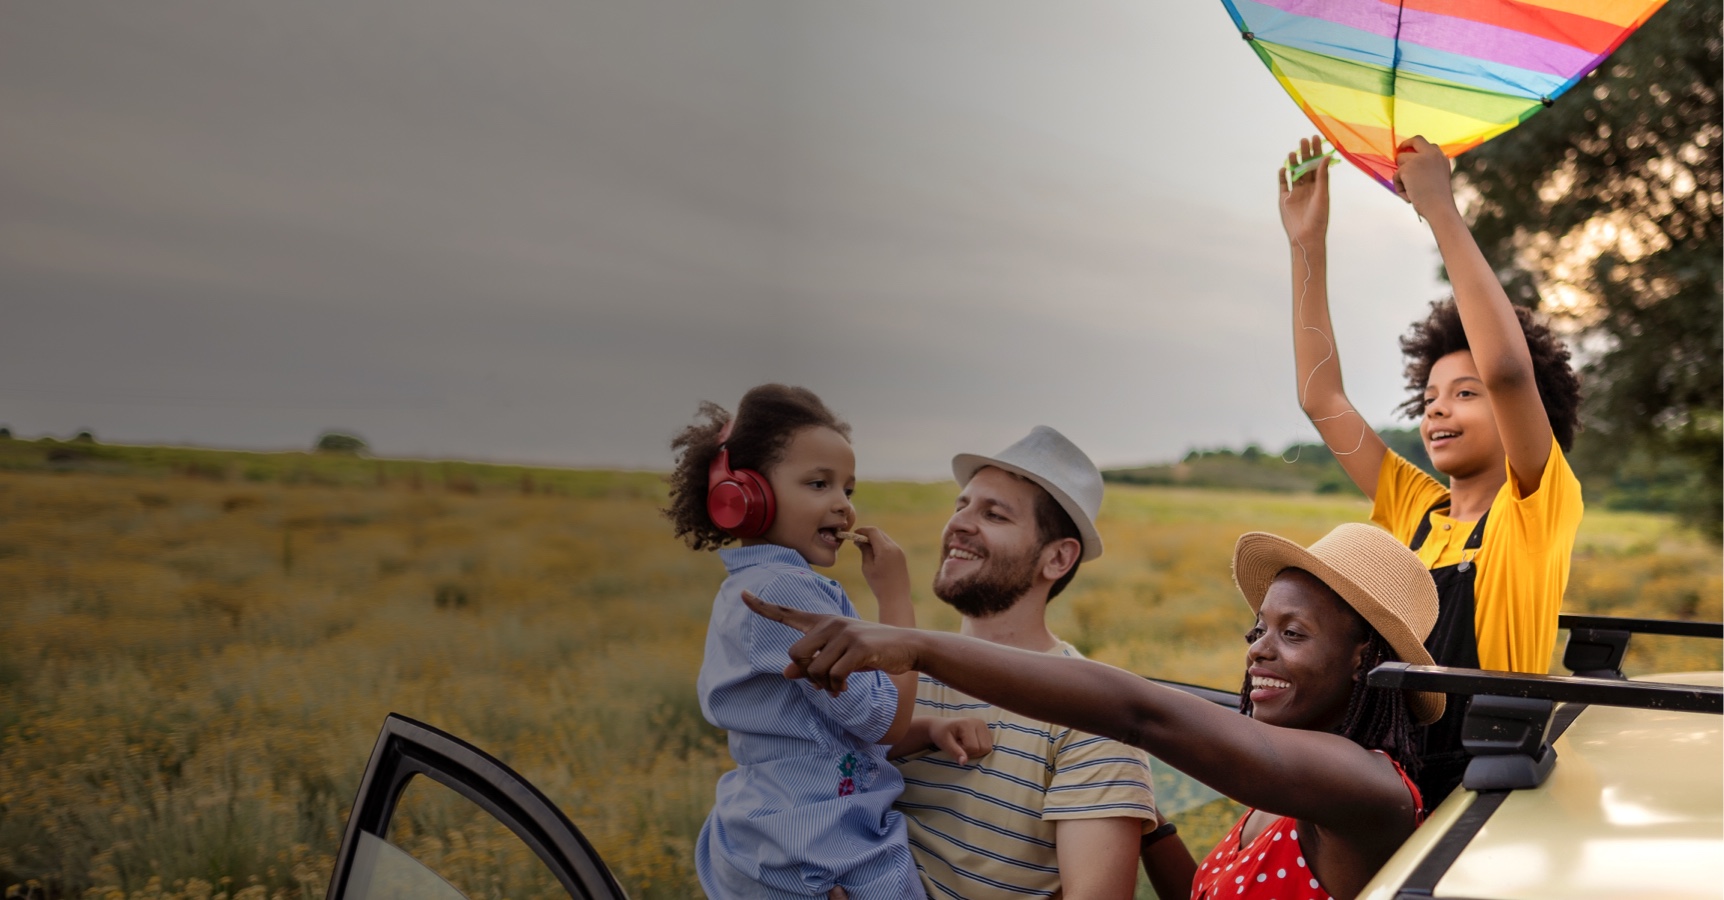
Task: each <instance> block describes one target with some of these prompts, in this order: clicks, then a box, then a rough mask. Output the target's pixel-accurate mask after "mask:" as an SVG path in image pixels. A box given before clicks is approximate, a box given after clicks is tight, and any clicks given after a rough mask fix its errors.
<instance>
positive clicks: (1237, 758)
mask: <svg viewBox="0 0 1724 900" xmlns="http://www.w3.org/2000/svg"><path fill="white" fill-rule="evenodd" d="M743 599H744V601H745V602H747V603H748V605H749V607H750V608H751V609H753V610H754V611H755V612H757V613H760V614H761V615H764V616H766V617H768V618H771V619H774V620H776V621H779V622H783V623H785V624H787V625H789V626H791V627H792V628H795V629H797V630H799V631H803V632H804V633H805V634H806V636H805V637H804V638H803V639H802V640H799V641H797V642H796V643H795V644H793V645H791V648H790V664H789V665H788V666H787V667H786V668H785V673H784V674H785V675H786V676H787V677H792V678H807V679H808V680H809V682H810V683H812V684H814V685H815V686H817V687H820V688H823V689H826V690H837V691H842V690H843V687H844V679H845V678H846V677H847V676H848V675H849V674H850V673H852V672H856V671H860V670H868V669H878V670H881V671H886V672H905V671H910V670H912V669H914V670H916V671H921V672H926V673H928V674H930V675H933V676H934V677H936V678H938V679H940V680H941V681H944V682H945V683H947V684H949V685H951V686H952V687H953V688H955V689H957V690H959V691H962V692H964V693H966V694H969V695H970V696H973V697H976V698H977V699H980V700H985V701H988V702H990V703H993V704H995V705H997V706H1001V707H1004V708H1006V709H1010V710H1013V711H1015V712H1018V713H1022V714H1024V715H1027V716H1030V717H1032V718H1036V719H1040V720H1043V721H1048V722H1055V723H1058V724H1061V725H1068V726H1071V727H1073V728H1077V729H1080V730H1083V731H1088V732H1090V733H1092V734H1098V735H1102V736H1104V737H1111V738H1113V739H1115V740H1118V741H1121V742H1123V743H1128V744H1132V745H1134V746H1138V747H1142V748H1143V749H1145V750H1148V751H1149V752H1150V753H1152V754H1154V755H1155V757H1156V758H1157V759H1159V760H1161V761H1162V762H1165V763H1167V764H1168V765H1170V766H1173V767H1174V768H1176V769H1178V770H1180V771H1182V772H1185V773H1187V774H1189V775H1191V776H1192V777H1194V778H1196V779H1197V780H1199V781H1201V782H1203V783H1204V784H1207V785H1209V786H1210V787H1213V788H1215V789H1216V790H1218V791H1220V792H1221V793H1223V794H1226V795H1227V796H1229V797H1232V798H1233V799H1235V800H1237V801H1239V802H1240V803H1243V804H1245V805H1247V806H1251V807H1253V808H1256V809H1262V810H1265V811H1268V812H1271V813H1275V814H1277V815H1286V816H1295V817H1297V818H1300V819H1303V820H1306V821H1310V822H1313V823H1316V824H1319V825H1323V826H1324V827H1327V828H1332V829H1333V830H1335V831H1337V832H1340V833H1348V834H1370V833H1372V832H1373V831H1376V832H1380V831H1381V830H1382V829H1384V828H1393V827H1395V826H1396V825H1406V826H1408V827H1410V825H1411V821H1412V819H1411V815H1410V800H1409V798H1408V797H1407V793H1406V790H1405V788H1403V787H1402V785H1401V782H1400V779H1399V777H1398V776H1397V775H1395V773H1394V770H1393V768H1392V767H1390V766H1389V765H1388V764H1387V763H1384V762H1382V761H1381V760H1379V759H1378V758H1377V757H1376V756H1375V755H1374V754H1372V753H1370V752H1368V751H1366V750H1364V749H1363V748H1361V747H1360V746H1359V745H1358V744H1355V743H1353V742H1352V741H1349V740H1347V739H1346V738H1343V737H1340V736H1339V735H1334V734H1328V733H1324V732H1316V731H1302V730H1298V729H1289V728H1278V727H1275V726H1273V725H1265V724H1263V723H1261V722H1257V721H1255V720H1253V719H1250V718H1248V717H1246V716H1242V715H1240V714H1239V713H1237V712H1233V711H1230V710H1226V709H1222V708H1221V707H1219V706H1216V705H1215V704H1213V703H1210V702H1208V701H1207V700H1201V699H1198V698H1197V697H1194V696H1192V695H1190V694H1187V693H1185V692H1183V691H1177V690H1173V689H1171V688H1164V687H1161V686H1160V685H1156V684H1153V683H1151V682H1148V681H1146V680H1144V679H1142V678H1139V677H1137V676H1135V675H1132V674H1131V673H1129V672H1126V671H1123V670H1121V669H1116V668H1114V667H1112V666H1107V665H1103V664H1101V663H1097V662H1092V661H1090V660H1084V659H1070V658H1065V657H1059V656H1054V655H1051V654H1045V653H1031V652H1028V651H1025V650H1018V649H1016V648H1012V647H1005V646H1002V645H999V644H993V643H990V642H988V641H981V640H976V639H974V638H967V637H964V636H961V635H955V634H939V633H934V632H926V631H915V630H910V629H901V628H891V627H889V626H883V625H874V624H870V623H867V622H860V621H857V620H855V619H846V618H843V617H840V616H821V615H817V614H814V613H808V612H804V611H801V610H795V609H790V608H788V607H781V606H774V605H772V604H768V603H764V602H762V601H760V599H759V598H757V597H754V596H753V595H752V594H747V593H745V594H744V596H743Z"/></svg>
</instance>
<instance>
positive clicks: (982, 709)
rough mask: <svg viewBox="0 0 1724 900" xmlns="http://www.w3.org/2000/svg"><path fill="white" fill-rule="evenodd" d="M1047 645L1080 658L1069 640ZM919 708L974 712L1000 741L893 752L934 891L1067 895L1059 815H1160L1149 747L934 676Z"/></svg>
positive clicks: (917, 851)
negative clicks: (974, 753) (971, 752)
mask: <svg viewBox="0 0 1724 900" xmlns="http://www.w3.org/2000/svg"><path fill="white" fill-rule="evenodd" d="M1049 652H1052V653H1059V654H1061V655H1064V656H1073V657H1081V656H1082V654H1080V653H1078V651H1077V649H1076V648H1074V647H1072V646H1071V645H1070V644H1067V643H1065V642H1063V641H1062V642H1061V643H1060V644H1059V646H1058V647H1055V648H1054V649H1053V650H1051V651H1049ZM916 715H918V716H931V715H938V716H946V717H962V716H974V717H976V718H980V719H983V720H984V721H986V722H988V723H989V725H988V729H989V731H990V732H991V734H992V736H993V740H994V751H993V752H992V753H989V754H988V755H986V756H983V757H982V758H980V759H978V760H973V761H971V762H970V763H969V764H968V765H965V766H959V765H958V763H957V760H955V759H953V757H952V756H951V754H948V753H945V752H944V751H934V752H929V753H925V754H923V755H920V756H912V757H908V758H905V759H900V760H894V762H895V763H896V764H897V765H898V770H899V772H901V773H902V774H903V776H904V794H903V796H902V797H900V798H899V799H898V809H899V810H900V811H902V812H904V813H905V814H906V818H907V819H908V824H909V829H910V850H911V852H912V853H913V854H914V855H915V857H916V866H917V868H918V869H920V870H921V873H922V883H923V885H924V886H925V887H926V888H927V889H928V896H929V897H930V898H931V900H946V898H960V897H961V898H966V900H993V898H1001V900H1005V898H1012V900H1023V898H1025V897H1058V896H1060V872H1059V859H1058V856H1057V855H1056V851H1055V848H1054V824H1055V822H1057V821H1058V820H1060V819H1099V818H1110V817H1115V816H1123V817H1128V818H1133V819H1143V820H1145V822H1144V825H1143V830H1144V831H1149V830H1152V829H1154V828H1156V827H1159V826H1160V824H1161V816H1160V814H1159V813H1158V812H1157V811H1156V808H1155V794H1154V792H1153V790H1152V789H1151V787H1150V773H1149V755H1148V754H1147V753H1145V752H1143V751H1142V750H1138V749H1136V748H1133V747H1128V746H1126V745H1124V744H1121V743H1118V742H1117V741H1111V740H1108V739H1106V738H1100V737H1096V736H1095V735H1092V734H1086V733H1084V732H1081V731H1075V730H1073V729H1070V728H1066V727H1064V726H1060V725H1050V724H1048V723H1046V722H1037V721H1035V720H1033V719H1029V718H1027V717H1025V716H1020V715H1018V714H1017V713H1014V712H1008V711H1007V710H1004V709H1000V708H998V707H996V706H993V705H992V704H989V703H984V702H982V701H980V700H977V699H975V698H973V697H970V696H968V695H966V694H961V693H959V692H957V691H955V690H953V689H952V688H950V687H948V686H947V685H946V684H944V683H942V682H940V681H938V680H936V679H934V678H930V677H928V676H927V675H923V676H921V679H920V683H919V685H918V687H917V691H916Z"/></svg>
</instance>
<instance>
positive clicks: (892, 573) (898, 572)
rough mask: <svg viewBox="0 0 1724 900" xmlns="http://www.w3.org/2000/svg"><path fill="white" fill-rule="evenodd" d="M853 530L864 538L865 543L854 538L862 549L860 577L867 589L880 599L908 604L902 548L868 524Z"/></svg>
mask: <svg viewBox="0 0 1724 900" xmlns="http://www.w3.org/2000/svg"><path fill="white" fill-rule="evenodd" d="M856 533H857V534H860V535H862V536H864V537H866V538H868V542H867V543H865V544H864V543H861V542H860V541H858V542H857V544H856V548H857V549H858V550H861V551H862V578H863V580H865V581H867V582H868V589H869V590H871V591H873V592H874V599H876V600H879V601H880V602H882V603H894V602H896V603H902V604H903V605H904V606H905V607H906V608H908V607H909V604H910V561H909V559H908V558H906V557H905V556H904V548H902V547H899V546H898V543H897V542H896V541H894V540H892V538H890V537H889V536H887V534H886V532H884V531H881V530H880V529H878V528H876V527H874V526H872V525H864V526H862V527H861V528H858V529H856ZM881 621H885V620H884V619H882V620H881ZM892 624H897V623H892Z"/></svg>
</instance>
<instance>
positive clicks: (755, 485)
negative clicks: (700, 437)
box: [706, 417, 778, 538]
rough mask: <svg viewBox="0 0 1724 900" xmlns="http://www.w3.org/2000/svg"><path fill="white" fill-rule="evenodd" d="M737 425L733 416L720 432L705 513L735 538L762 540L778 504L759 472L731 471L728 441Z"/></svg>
mask: <svg viewBox="0 0 1724 900" xmlns="http://www.w3.org/2000/svg"><path fill="white" fill-rule="evenodd" d="M735 424H736V419H735V418H734V417H732V418H731V420H730V421H729V422H726V423H724V430H723V431H720V432H719V433H718V457H717V458H715V459H714V460H713V461H712V468H710V469H708V470H707V476H706V514H707V516H708V517H709V518H711V519H712V524H714V525H717V526H718V527H719V528H720V529H722V530H724V531H726V532H729V533H730V535H731V536H732V537H739V538H752V537H760V536H761V535H763V534H765V533H766V529H768V528H771V527H772V516H773V514H774V513H776V512H777V511H778V503H777V501H775V500H774V499H773V498H772V486H771V485H769V484H767V483H766V479H765V478H763V477H761V475H760V473H759V472H756V471H754V470H753V469H736V470H732V469H731V468H730V448H729V447H728V446H726V442H727V441H729V440H730V429H731V426H733V425H735Z"/></svg>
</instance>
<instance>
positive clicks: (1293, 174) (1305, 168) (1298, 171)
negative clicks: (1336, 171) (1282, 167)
mask: <svg viewBox="0 0 1724 900" xmlns="http://www.w3.org/2000/svg"><path fill="white" fill-rule="evenodd" d="M1324 160H1328V161H1329V165H1331V166H1332V165H1334V164H1336V163H1338V162H1340V161H1341V160H1340V158H1339V157H1337V156H1336V155H1335V151H1333V150H1330V151H1329V152H1327V153H1320V154H1318V155H1316V156H1313V157H1311V158H1310V159H1308V160H1305V161H1304V162H1302V163H1300V164H1299V165H1297V166H1295V165H1293V164H1292V163H1291V162H1289V163H1288V164H1287V183H1288V184H1292V183H1293V182H1295V181H1298V180H1299V179H1301V178H1304V177H1305V173H1307V172H1309V171H1311V170H1312V169H1315V168H1317V167H1318V166H1320V165H1322V164H1323V161H1324Z"/></svg>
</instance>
